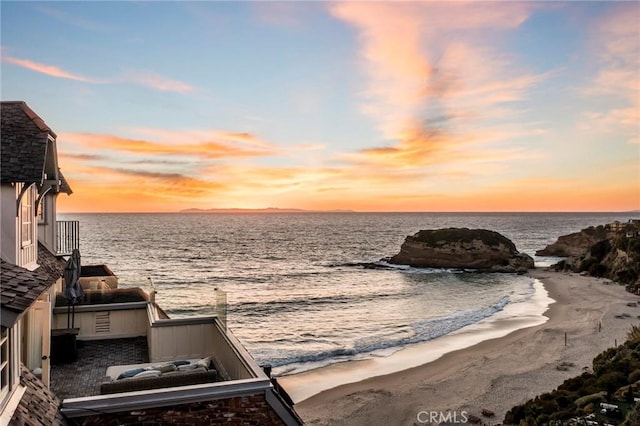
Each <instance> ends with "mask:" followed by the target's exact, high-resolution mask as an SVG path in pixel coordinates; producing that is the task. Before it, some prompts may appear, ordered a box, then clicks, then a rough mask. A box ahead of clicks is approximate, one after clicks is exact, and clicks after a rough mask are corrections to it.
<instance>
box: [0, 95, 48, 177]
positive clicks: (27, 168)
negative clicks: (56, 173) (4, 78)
mask: <svg viewBox="0 0 640 426" xmlns="http://www.w3.org/2000/svg"><path fill="white" fill-rule="evenodd" d="M0 112H1V117H0V123H1V124H0V138H1V139H0V140H1V141H2V143H1V144H0V157H1V163H0V181H2V182H29V183H30V182H37V183H42V179H43V173H44V163H45V158H46V151H47V140H48V137H49V135H51V136H52V137H54V138H55V137H56V134H55V133H54V132H53V131H52V130H51V129H50V128H49V127H48V126H47V125H46V124H45V123H44V121H43V120H42V119H41V118H40V117H38V115H37V114H36V113H35V112H33V111H32V110H31V108H29V107H28V106H27V104H26V103H25V102H22V101H16V102H14V101H12V102H2V103H0Z"/></svg>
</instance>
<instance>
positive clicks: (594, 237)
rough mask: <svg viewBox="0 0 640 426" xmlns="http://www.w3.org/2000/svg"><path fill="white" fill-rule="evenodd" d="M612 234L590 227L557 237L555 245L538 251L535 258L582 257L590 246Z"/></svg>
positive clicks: (600, 228)
mask: <svg viewBox="0 0 640 426" xmlns="http://www.w3.org/2000/svg"><path fill="white" fill-rule="evenodd" d="M614 234H615V233H612V232H609V231H607V230H606V229H605V227H604V226H597V227H593V226H590V227H589V228H586V229H583V230H582V231H580V232H574V233H572V234H568V235H563V236H561V237H559V238H558V239H557V240H556V242H555V243H553V244H549V245H548V246H547V247H545V248H543V249H542V250H538V251H537V252H536V256H557V257H570V256H582V255H584V254H586V253H587V252H588V251H589V249H590V248H591V246H593V245H594V244H596V243H598V242H600V241H604V240H606V239H608V238H611V237H612V236H613V235H614Z"/></svg>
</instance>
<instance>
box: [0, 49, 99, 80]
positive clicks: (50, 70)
mask: <svg viewBox="0 0 640 426" xmlns="http://www.w3.org/2000/svg"><path fill="white" fill-rule="evenodd" d="M2 61H3V62H8V63H10V64H13V65H17V66H19V67H22V68H26V69H29V70H31V71H35V72H39V73H41V74H45V75H48V76H51V77H56V78H64V79H67V80H76V81H82V82H84V83H92V84H102V83H105V81H102V80H97V79H93V78H89V77H85V76H82V75H79V74H74V73H71V72H69V71H66V70H63V69H62V68H60V67H57V66H55V65H47V64H42V63H39V62H35V61H32V60H29V59H21V58H14V57H12V56H5V55H3V56H2Z"/></svg>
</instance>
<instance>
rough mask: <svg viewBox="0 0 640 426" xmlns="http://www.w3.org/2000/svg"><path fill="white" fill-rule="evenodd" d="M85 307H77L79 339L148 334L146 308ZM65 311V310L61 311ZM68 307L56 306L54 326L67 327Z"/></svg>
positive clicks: (75, 325) (76, 321) (75, 323)
mask: <svg viewBox="0 0 640 426" xmlns="http://www.w3.org/2000/svg"><path fill="white" fill-rule="evenodd" d="M83 309H85V308H84V307H76V313H75V316H74V320H73V323H74V324H73V325H74V327H75V328H79V329H80V331H79V333H78V339H79V340H98V339H119V338H124V337H139V336H146V334H147V326H148V323H147V313H146V309H144V308H141V309H128V310H114V309H112V310H103V311H90V312H83ZM61 311H63V312H61ZM67 318H68V315H67V308H66V307H60V308H56V312H55V313H54V314H53V325H52V328H54V329H59V328H67Z"/></svg>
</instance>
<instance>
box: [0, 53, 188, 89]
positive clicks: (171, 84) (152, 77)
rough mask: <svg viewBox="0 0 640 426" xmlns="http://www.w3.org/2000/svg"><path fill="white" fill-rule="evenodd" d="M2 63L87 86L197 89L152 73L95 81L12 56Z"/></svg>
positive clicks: (131, 73) (54, 66)
mask: <svg viewBox="0 0 640 426" xmlns="http://www.w3.org/2000/svg"><path fill="white" fill-rule="evenodd" d="M2 61H3V62H7V63H10V64H13V65H17V66H19V67H22V68H26V69H29V70H31V71H35V72H38V73H41V74H45V75H48V76H50V77H55V78H63V79H67V80H75V81H80V82H83V83H89V84H118V83H126V84H136V85H139V86H144V87H148V88H151V89H154V90H159V91H162V92H174V93H181V94H186V93H191V92H195V91H196V89H197V88H196V87H195V86H193V85H191V84H189V83H186V82H183V81H179V80H173V79H170V78H167V77H164V76H162V75H160V74H157V73H154V72H146V71H130V72H127V73H124V74H123V75H122V76H120V77H115V78H109V79H97V78H92V77H86V76H83V75H80V74H76V73H72V72H70V71H67V70H64V69H62V68H60V67H58V66H56V65H49V64H43V63H40V62H35V61H32V60H30V59H22V58H16V57H13V56H6V55H3V56H2Z"/></svg>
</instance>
